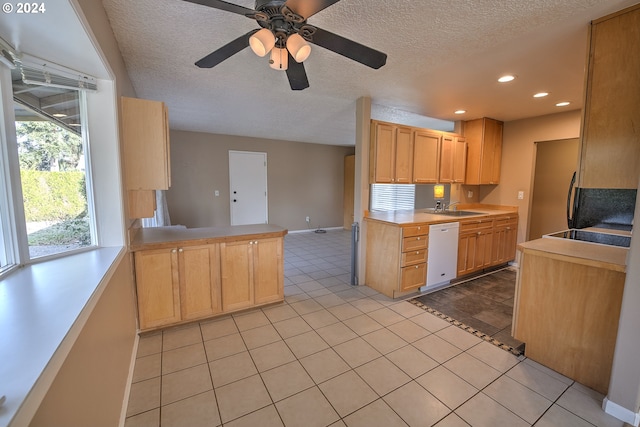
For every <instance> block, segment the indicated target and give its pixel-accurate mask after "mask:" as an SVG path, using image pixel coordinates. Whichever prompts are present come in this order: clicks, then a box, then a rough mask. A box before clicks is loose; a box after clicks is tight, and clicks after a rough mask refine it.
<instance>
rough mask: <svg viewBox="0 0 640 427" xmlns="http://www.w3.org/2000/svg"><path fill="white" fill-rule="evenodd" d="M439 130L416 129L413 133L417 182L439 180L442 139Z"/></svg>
mask: <svg viewBox="0 0 640 427" xmlns="http://www.w3.org/2000/svg"><path fill="white" fill-rule="evenodd" d="M441 139H442V135H441V134H440V133H438V132H428V131H414V133H413V182H414V183H416V184H425V183H436V182H438V173H439V170H438V163H439V156H440V140H441Z"/></svg>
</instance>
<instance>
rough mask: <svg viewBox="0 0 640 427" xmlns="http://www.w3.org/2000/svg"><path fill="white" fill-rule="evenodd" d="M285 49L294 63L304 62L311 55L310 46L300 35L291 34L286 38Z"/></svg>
mask: <svg viewBox="0 0 640 427" xmlns="http://www.w3.org/2000/svg"><path fill="white" fill-rule="evenodd" d="M287 49H288V50H289V53H291V56H292V57H293V59H294V60H295V61H296V62H303V61H305V60H306V59H307V58H308V57H309V55H310V54H311V45H309V43H307V41H306V40H305V39H303V38H302V36H301V35H300V34H291V35H290V36H289V37H288V38H287Z"/></svg>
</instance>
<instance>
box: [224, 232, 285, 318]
mask: <svg viewBox="0 0 640 427" xmlns="http://www.w3.org/2000/svg"><path fill="white" fill-rule="evenodd" d="M220 246H221V248H220V270H221V273H222V308H223V310H224V311H225V312H227V311H235V310H241V309H243V308H248V307H253V306H254V305H256V304H267V303H270V302H275V301H280V300H282V298H283V287H282V286H280V284H281V283H283V280H284V279H283V274H284V272H283V271H282V267H281V266H282V254H283V243H282V239H279V238H274V239H262V240H244V241H238V242H232V243H222V244H221V245H220Z"/></svg>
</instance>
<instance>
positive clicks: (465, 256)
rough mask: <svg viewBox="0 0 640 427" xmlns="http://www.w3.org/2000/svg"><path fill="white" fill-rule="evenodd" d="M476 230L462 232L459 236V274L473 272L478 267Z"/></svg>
mask: <svg viewBox="0 0 640 427" xmlns="http://www.w3.org/2000/svg"><path fill="white" fill-rule="evenodd" d="M477 243H478V235H477V234H476V232H475V231H474V232H469V233H464V234H463V233H461V234H460V236H459V238H458V276H464V275H466V274H469V273H472V272H473V271H475V268H476V246H477Z"/></svg>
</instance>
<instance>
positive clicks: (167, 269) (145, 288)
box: [134, 249, 181, 329]
mask: <svg viewBox="0 0 640 427" xmlns="http://www.w3.org/2000/svg"><path fill="white" fill-rule="evenodd" d="M134 256H135V268H136V290H137V294H138V316H139V321H140V329H149V328H154V327H158V326H163V325H168V324H171V323H175V322H179V321H180V320H181V316H180V287H179V278H178V254H177V250H176V249H159V250H149V251H139V252H136V253H135V255H134Z"/></svg>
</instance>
